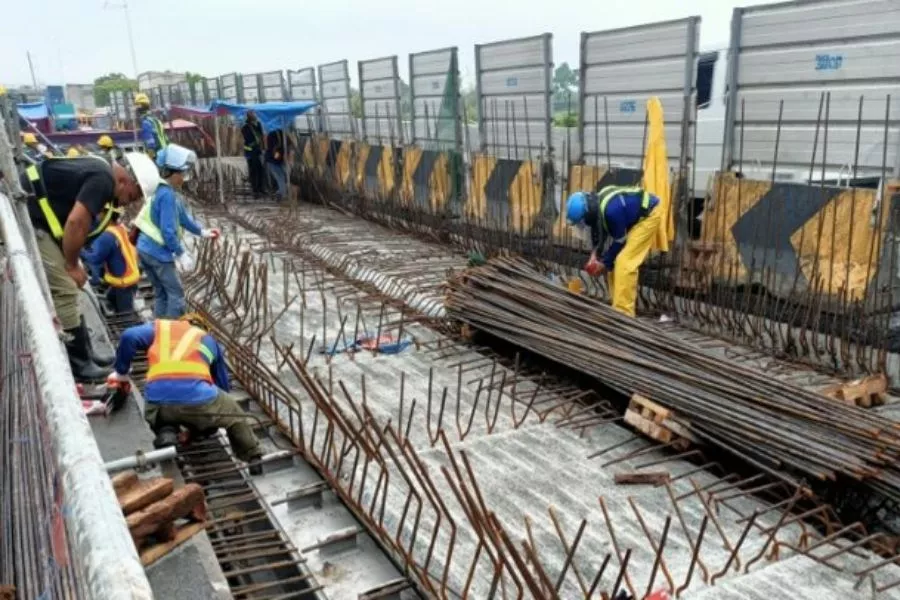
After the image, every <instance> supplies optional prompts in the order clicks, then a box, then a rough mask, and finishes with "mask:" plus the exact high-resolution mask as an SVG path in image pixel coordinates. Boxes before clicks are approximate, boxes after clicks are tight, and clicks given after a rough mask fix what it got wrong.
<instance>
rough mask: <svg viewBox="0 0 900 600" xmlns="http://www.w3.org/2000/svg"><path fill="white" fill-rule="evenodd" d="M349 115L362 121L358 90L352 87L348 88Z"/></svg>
mask: <svg viewBox="0 0 900 600" xmlns="http://www.w3.org/2000/svg"><path fill="white" fill-rule="evenodd" d="M350 114H351V115H353V116H354V117H356V118H357V119H362V116H363V112H362V96H360V95H359V90H358V89H356V88H354V87H352V88H350Z"/></svg>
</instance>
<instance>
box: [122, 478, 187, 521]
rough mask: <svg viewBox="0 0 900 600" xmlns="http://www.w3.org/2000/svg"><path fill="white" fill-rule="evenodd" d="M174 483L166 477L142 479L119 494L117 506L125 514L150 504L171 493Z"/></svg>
mask: <svg viewBox="0 0 900 600" xmlns="http://www.w3.org/2000/svg"><path fill="white" fill-rule="evenodd" d="M174 489H175V483H174V482H173V481H172V480H171V479H169V478H168V477H157V478H154V479H150V480H147V481H142V482H141V483H139V484H138V485H136V486H134V487H132V488H131V489H129V490H128V491H127V492H125V493H124V494H122V495H120V496H119V506H121V507H122V512H124V513H125V514H126V515H130V514H131V513H133V512H135V511H138V510H141V509H142V508H144V507H146V506H150V505H151V504H153V503H154V502H156V501H158V500H162V499H163V498H165V497H166V496H168V495H169V494H171V493H172V491H173V490H174Z"/></svg>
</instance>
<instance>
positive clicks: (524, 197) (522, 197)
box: [465, 154, 544, 233]
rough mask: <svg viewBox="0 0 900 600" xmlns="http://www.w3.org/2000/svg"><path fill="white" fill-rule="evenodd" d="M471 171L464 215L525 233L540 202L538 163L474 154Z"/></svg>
mask: <svg viewBox="0 0 900 600" xmlns="http://www.w3.org/2000/svg"><path fill="white" fill-rule="evenodd" d="M472 173H473V175H472V191H471V194H470V195H469V199H468V201H467V202H466V208H465V213H466V216H467V217H468V218H469V219H473V220H475V221H478V222H479V223H481V224H484V225H486V226H490V227H494V228H501V229H507V230H511V231H517V232H519V233H527V232H528V231H529V230H530V229H531V228H532V226H533V225H534V224H535V220H536V218H537V216H538V215H539V214H540V211H541V205H542V203H543V193H544V184H543V181H542V178H541V169H540V164H539V163H537V162H534V161H521V160H511V159H505V158H496V157H494V156H489V155H486V154H476V155H475V156H474V157H473V159H472Z"/></svg>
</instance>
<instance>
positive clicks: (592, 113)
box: [578, 17, 700, 168]
mask: <svg viewBox="0 0 900 600" xmlns="http://www.w3.org/2000/svg"><path fill="white" fill-rule="evenodd" d="M699 36H700V17H688V18H686V19H679V20H677V21H666V22H661V23H649V24H646V25H638V26H636V27H626V28H622V29H612V30H608V31H597V32H592V33H582V34H581V53H580V56H581V60H580V73H581V79H580V85H579V114H580V118H579V129H578V140H579V142H580V144H579V145H580V147H581V160H583V161H584V163H585V164H589V165H610V166H614V167H616V166H618V167H627V168H640V167H641V165H642V164H643V157H644V146H645V140H644V130H645V123H646V120H647V100H648V99H649V98H650V97H652V96H656V97H658V98H659V99H660V102H661V103H662V107H663V115H664V118H665V131H666V150H667V152H668V156H669V160H670V164H672V166H674V167H679V166H684V167H687V163H688V162H689V161H690V160H692V157H691V143H690V140H692V139H693V128H694V117H693V110H692V107H693V101H692V99H693V97H694V91H695V89H694V88H695V75H694V73H695V69H696V62H697V43H698V39H699Z"/></svg>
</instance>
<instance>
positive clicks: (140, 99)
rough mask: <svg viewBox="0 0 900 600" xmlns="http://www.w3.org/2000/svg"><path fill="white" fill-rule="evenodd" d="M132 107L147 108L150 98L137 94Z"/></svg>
mask: <svg viewBox="0 0 900 600" xmlns="http://www.w3.org/2000/svg"><path fill="white" fill-rule="evenodd" d="M134 105H135V106H146V107H148V108H149V106H150V98H148V97H147V94H138V95H137V96H135V97H134Z"/></svg>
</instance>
